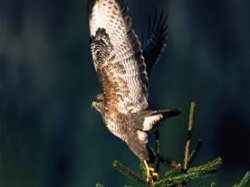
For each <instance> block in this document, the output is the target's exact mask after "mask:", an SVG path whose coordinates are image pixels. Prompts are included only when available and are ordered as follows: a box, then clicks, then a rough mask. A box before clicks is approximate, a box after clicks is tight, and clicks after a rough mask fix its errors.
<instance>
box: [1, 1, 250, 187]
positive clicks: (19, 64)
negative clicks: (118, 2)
mask: <svg viewBox="0 0 250 187" xmlns="http://www.w3.org/2000/svg"><path fill="white" fill-rule="evenodd" d="M127 3H128V5H129V7H130V14H131V16H132V17H133V25H134V28H135V30H136V32H137V33H138V35H141V34H143V33H146V29H145V28H147V17H148V15H149V14H152V13H153V8H154V7H158V8H162V7H163V8H165V9H166V10H167V11H168V13H169V28H170V29H169V31H170V35H169V41H168V47H167V51H166V53H165V54H164V55H163V57H162V58H161V61H160V62H159V63H158V65H157V67H156V68H155V70H154V72H153V73H152V75H151V77H150V83H149V86H150V99H149V100H150V108H172V107H181V108H182V109H183V112H182V115H180V116H179V117H176V118H174V119H170V120H168V121H167V124H166V125H165V126H164V127H161V149H162V153H163V154H164V155H166V156H168V157H170V158H174V159H177V160H178V159H179V160H181V159H182V158H183V145H184V140H185V135H186V124H187V118H188V109H189V104H190V101H191V100H193V99H194V100H195V101H196V104H197V111H196V113H195V132H194V133H195V138H202V139H203V141H204V145H203V147H202V150H201V152H200V154H199V156H198V159H197V160H196V162H195V163H196V164H201V163H205V162H206V161H208V160H211V159H213V158H215V157H216V156H222V158H223V160H224V164H223V168H222V169H220V170H219V172H218V173H217V174H216V175H214V176H213V177H211V178H208V179H206V180H205V183H206V181H207V182H208V181H217V182H218V185H219V186H228V185H229V184H233V183H234V182H236V181H237V180H238V179H240V178H241V176H242V175H243V173H244V172H245V171H246V170H247V169H250V159H249V158H250V146H249V144H250V133H249V132H250V125H249V122H250V117H249V116H250V115H249V113H250V82H249V80H250V79H249V75H250V74H249V73H250V34H249V33H250V24H249V23H250V22H249V20H250V1H249V0H238V1H236V0H227V1H225V0H217V1H211V0H188V1H186V0H172V1H168V2H167V1H164V0H155V1H150V0H148V1H146V0H136V1H135V0H134V1H132V0H127ZM86 12H87V7H86V2H85V0H75V1H69V0H60V1H59V0H36V1H31V0H0V127H1V129H0V130H1V131H0V149H1V152H0V158H1V163H0V186H2V187H45V186H46V187H87V186H94V185H95V183H96V182H101V183H103V184H106V185H107V186H117V187H118V186H122V184H124V183H126V184H130V181H129V180H128V179H127V178H126V177H124V176H123V175H121V174H120V173H118V172H117V171H116V170H115V169H113V168H112V161H113V160H114V159H118V160H121V161H123V162H124V163H126V164H127V165H129V166H131V168H137V166H138V163H139V162H138V160H137V158H136V157H135V156H134V155H133V154H132V153H131V152H130V151H129V149H128V148H127V147H126V145H124V144H123V143H122V142H121V141H119V140H118V139H116V138H115V137H114V136H112V135H111V134H110V133H109V132H108V131H107V129H106V128H105V127H104V125H103V123H102V120H101V117H100V115H99V114H98V113H97V112H96V111H95V110H94V109H92V108H91V102H92V99H93V98H94V97H95V95H96V94H97V93H98V92H100V86H99V84H98V80H97V77H96V74H95V72H94V68H93V65H92V61H91V55H90V49H89V31H88V22H87V13H86Z"/></svg>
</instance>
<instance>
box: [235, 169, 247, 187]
mask: <svg viewBox="0 0 250 187" xmlns="http://www.w3.org/2000/svg"><path fill="white" fill-rule="evenodd" d="M249 180H250V172H249V171H247V172H246V174H245V175H244V176H243V178H242V179H241V180H240V182H239V183H238V184H235V185H233V187H245V186H246V185H247V183H248V182H249Z"/></svg>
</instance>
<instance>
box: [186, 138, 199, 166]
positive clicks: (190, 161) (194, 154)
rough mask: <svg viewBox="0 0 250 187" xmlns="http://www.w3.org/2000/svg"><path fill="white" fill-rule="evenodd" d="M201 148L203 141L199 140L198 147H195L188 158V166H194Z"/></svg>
mask: <svg viewBox="0 0 250 187" xmlns="http://www.w3.org/2000/svg"><path fill="white" fill-rule="evenodd" d="M201 146H202V140H201V139H199V140H198V143H197V145H196V146H195V148H194V149H193V150H192V151H191V153H190V154H189V156H188V166H191V165H192V162H193V161H194V159H195V158H196V156H197V153H198V152H199V150H200V148H201Z"/></svg>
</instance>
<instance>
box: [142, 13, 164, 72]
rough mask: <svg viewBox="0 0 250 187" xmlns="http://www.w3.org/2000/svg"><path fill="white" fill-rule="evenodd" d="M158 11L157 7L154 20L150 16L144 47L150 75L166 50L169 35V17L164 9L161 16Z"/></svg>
mask: <svg viewBox="0 0 250 187" xmlns="http://www.w3.org/2000/svg"><path fill="white" fill-rule="evenodd" d="M157 12H158V11H157V9H156V10H155V13H154V18H153V21H151V19H150V18H149V20H148V34H147V40H146V43H145V46H144V48H143V56H144V58H145V63H146V65H147V73H148V76H149V75H150V73H151V71H152V70H153V68H154V65H155V64H156V63H157V62H158V61H159V59H160V57H161V55H162V53H163V52H164V50H165V48H166V42H167V37H168V33H167V29H168V25H167V18H168V17H167V16H164V11H163V10H162V11H161V13H160V16H159V15H158V13H157ZM151 22H153V23H151ZM151 24H152V25H151Z"/></svg>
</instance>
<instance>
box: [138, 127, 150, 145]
mask: <svg viewBox="0 0 250 187" xmlns="http://www.w3.org/2000/svg"><path fill="white" fill-rule="evenodd" d="M136 133H137V136H138V139H139V140H141V141H142V142H144V143H148V135H147V133H146V132H143V131H140V130H138V131H136Z"/></svg>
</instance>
